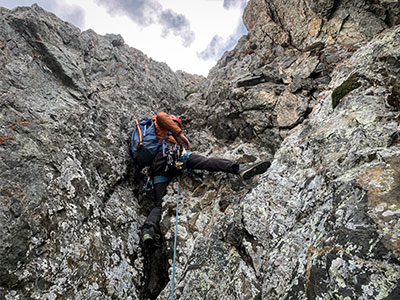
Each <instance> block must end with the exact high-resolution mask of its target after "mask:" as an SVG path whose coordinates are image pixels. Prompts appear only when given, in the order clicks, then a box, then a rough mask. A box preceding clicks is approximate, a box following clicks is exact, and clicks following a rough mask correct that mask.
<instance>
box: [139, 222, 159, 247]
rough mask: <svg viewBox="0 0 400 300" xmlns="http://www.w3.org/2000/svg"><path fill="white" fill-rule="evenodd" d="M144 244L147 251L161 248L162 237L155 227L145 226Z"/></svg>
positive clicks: (143, 233)
mask: <svg viewBox="0 0 400 300" xmlns="http://www.w3.org/2000/svg"><path fill="white" fill-rule="evenodd" d="M142 243H143V246H144V247H145V248H147V249H151V248H160V247H161V236H160V234H158V233H157V230H156V228H155V227H154V225H151V224H144V225H143V227H142Z"/></svg>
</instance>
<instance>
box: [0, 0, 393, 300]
mask: <svg viewBox="0 0 400 300" xmlns="http://www.w3.org/2000/svg"><path fill="white" fill-rule="evenodd" d="M399 17H400V7H399V3H398V1H394V0H376V1H367V0H354V1H346V0H339V1H338V0H318V1H317V0H315V1H311V0H284V1H282V0H281V1H278V0H268V1H266V0H251V1H250V2H249V4H248V5H247V7H246V9H245V12H244V16H243V20H244V22H245V25H246V27H247V29H248V31H249V34H248V35H247V36H244V37H242V38H241V40H240V41H239V42H238V44H237V46H236V47H235V49H233V50H232V51H230V52H226V53H225V54H224V55H223V57H222V58H221V59H220V61H219V62H218V63H217V65H216V66H215V67H214V68H213V69H212V70H211V71H210V73H209V75H208V77H207V78H206V79H205V78H201V77H198V76H193V75H190V74H187V73H183V72H176V73H174V72H172V71H171V70H170V69H169V67H168V66H167V65H165V64H161V63H158V62H155V61H153V60H152V59H150V58H148V57H147V56H146V55H145V54H143V53H141V52H140V51H138V50H136V49H133V48H130V47H128V46H127V45H125V44H124V41H123V39H122V38H121V37H120V36H118V35H106V36H99V35H97V34H96V33H94V32H93V31H84V32H81V31H80V30H78V29H77V28H75V27H74V26H72V25H70V24H68V23H66V22H63V21H62V20H60V19H58V18H57V17H56V16H54V15H53V14H50V13H48V12H46V11H44V10H42V9H41V8H40V7H38V6H36V5H33V6H32V7H25V8H17V9H15V10H12V11H10V10H7V9H1V8H0V24H1V25H0V51H1V55H0V60H1V64H0V72H1V77H0V94H1V102H0V107H1V121H0V122H1V128H0V166H1V177H0V181H1V184H0V191H1V192H0V200H1V206H0V224H1V226H0V231H1V232H0V239H1V240H0V241H1V242H0V298H1V299H7V300H8V299H160V300H161V299H169V298H170V290H171V287H170V273H171V262H172V244H173V230H174V222H175V211H174V209H175V201H176V190H177V184H176V182H175V183H174V184H171V186H170V188H169V190H168V194H167V195H166V197H165V201H164V204H163V206H164V210H163V211H164V213H163V219H162V231H163V236H164V241H163V242H164V247H163V248H162V249H161V250H159V251H157V252H156V253H154V254H153V255H151V256H148V255H144V254H143V253H142V251H141V249H140V244H139V236H138V233H139V228H140V226H141V224H142V223H143V221H144V219H145V217H146V215H147V213H148V212H149V209H150V208H151V196H147V195H145V194H144V193H143V191H142V182H141V178H140V176H139V177H138V176H134V174H132V171H131V162H130V159H129V156H128V155H127V152H126V149H127V143H128V140H129V134H130V131H131V130H132V125H133V121H134V119H137V118H142V117H145V116H148V115H149V114H153V113H156V112H158V111H160V110H163V111H166V112H171V113H172V112H173V113H176V114H179V115H181V116H182V118H183V121H184V123H185V128H186V129H185V130H186V133H187V136H188V137H190V138H191V141H192V144H193V148H194V151H196V152H200V153H203V154H205V155H213V156H220V157H226V158H231V159H235V160H238V161H240V162H243V163H248V162H253V161H257V160H260V159H270V160H271V162H272V165H271V167H270V169H269V170H268V172H266V173H265V174H263V175H261V176H258V177H257V178H254V179H253V180H251V181H250V182H246V183H243V182H241V181H240V180H239V179H238V178H237V177H236V176H234V175H228V174H212V173H208V172H198V171H191V172H187V173H185V174H184V175H183V178H182V181H181V186H180V191H181V196H180V197H181V198H180V199H181V203H180V209H179V214H180V217H179V227H178V248H177V270H176V278H175V282H176V287H175V298H176V299H386V300H389V299H398V298H399V296H400V256H399V255H400V221H399V220H400V218H399V216H400V179H399V178H400V98H399V97H400V78H399V75H398V74H399V70H400V27H399V26H398V24H399V23H400V20H399Z"/></svg>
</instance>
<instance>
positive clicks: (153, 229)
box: [141, 112, 270, 248]
mask: <svg viewBox="0 0 400 300" xmlns="http://www.w3.org/2000/svg"><path fill="white" fill-rule="evenodd" d="M152 118H153V120H154V124H155V131H156V135H157V139H158V140H161V139H163V138H164V137H165V136H167V134H168V133H169V132H171V133H172V134H171V135H170V136H168V138H167V139H166V140H165V142H164V143H166V145H164V146H166V147H163V150H160V151H159V152H158V153H157V154H156V156H155V157H154V159H153V161H152V162H151V166H150V170H151V171H150V174H151V177H152V178H153V184H154V194H155V207H154V208H153V209H152V210H151V212H150V214H149V215H148V217H147V219H146V221H145V223H144V225H143V226H142V235H141V236H142V242H143V244H144V245H145V247H156V248H158V247H160V246H161V239H160V227H159V224H160V220H161V209H162V199H163V196H164V195H165V193H166V190H167V186H168V183H169V182H170V181H171V180H172V179H173V178H174V177H175V176H176V175H177V174H178V173H179V171H180V170H179V169H180V168H182V169H186V168H187V169H198V170H207V171H222V172H226V173H232V174H238V175H239V176H240V177H241V178H242V179H243V180H247V179H250V178H251V177H253V176H255V175H257V174H261V173H264V172H265V171H266V170H267V169H268V168H269V166H270V162H268V161H261V162H258V163H254V164H250V165H243V166H242V165H239V164H238V163H237V162H234V161H232V160H229V159H224V158H216V157H205V156H202V155H199V154H196V153H192V152H189V151H186V150H190V142H189V140H188V139H187V138H186V136H185V135H184V134H183V132H182V121H181V119H180V118H178V117H177V116H174V115H168V114H166V113H164V112H160V113H158V114H157V115H155V116H153V117H152ZM182 147H183V148H184V149H186V150H183V149H181V148H182ZM165 149H167V151H165ZM176 151H178V153H179V154H178V155H177V154H176ZM178 156H179V157H178ZM173 160H175V161H173ZM177 162H178V163H180V164H181V166H179V167H178V168H177V167H176V163H177Z"/></svg>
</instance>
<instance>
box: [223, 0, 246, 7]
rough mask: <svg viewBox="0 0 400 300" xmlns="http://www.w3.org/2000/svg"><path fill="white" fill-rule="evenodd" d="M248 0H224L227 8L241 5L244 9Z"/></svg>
mask: <svg viewBox="0 0 400 300" xmlns="http://www.w3.org/2000/svg"><path fill="white" fill-rule="evenodd" d="M247 2H248V0H224V3H223V6H224V8H225V9H230V8H232V7H241V8H242V9H243V8H244V7H245V6H246V4H247Z"/></svg>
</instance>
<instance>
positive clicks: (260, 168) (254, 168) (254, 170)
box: [238, 161, 271, 180]
mask: <svg viewBox="0 0 400 300" xmlns="http://www.w3.org/2000/svg"><path fill="white" fill-rule="evenodd" d="M270 165H271V163H270V162H269V161H261V162H258V163H255V164H251V165H245V166H240V167H239V172H238V173H239V176H240V178H242V179H243V180H248V179H250V178H252V177H254V176H256V175H258V174H262V173H264V172H265V171H267V170H268V168H269V167H270Z"/></svg>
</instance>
